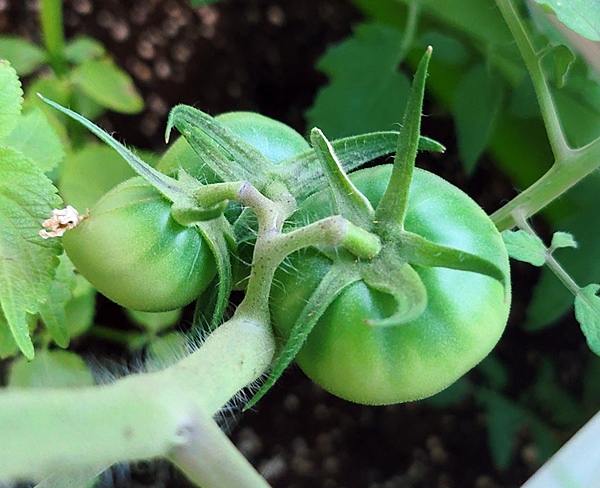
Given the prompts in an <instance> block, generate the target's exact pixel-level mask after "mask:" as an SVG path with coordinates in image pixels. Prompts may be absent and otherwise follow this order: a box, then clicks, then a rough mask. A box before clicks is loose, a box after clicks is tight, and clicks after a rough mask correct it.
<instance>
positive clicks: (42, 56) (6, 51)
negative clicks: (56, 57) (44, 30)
mask: <svg viewBox="0 0 600 488" xmlns="http://www.w3.org/2000/svg"><path fill="white" fill-rule="evenodd" d="M0 58H3V59H6V60H8V62H9V63H10V64H11V66H12V67H13V68H15V70H16V71H17V73H19V76H27V75H29V74H31V73H33V72H34V71H35V70H36V69H38V68H39V67H41V66H42V65H43V64H44V63H46V62H47V61H48V55H47V53H46V51H44V50H43V49H42V48H40V47H39V46H36V45H35V44H33V43H32V42H29V41H26V40H25V39H23V38H21V37H16V36H2V37H0Z"/></svg>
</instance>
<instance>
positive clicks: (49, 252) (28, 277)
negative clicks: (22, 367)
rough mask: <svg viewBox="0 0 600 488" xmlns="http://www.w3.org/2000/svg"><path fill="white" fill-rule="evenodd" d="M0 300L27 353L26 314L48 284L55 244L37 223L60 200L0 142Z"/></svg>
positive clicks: (31, 167)
mask: <svg viewBox="0 0 600 488" xmlns="http://www.w3.org/2000/svg"><path fill="white" fill-rule="evenodd" d="M0 175H1V177H0V228H1V229H2V232H1V233H0V305H1V306H2V310H3V312H4V315H5V317H6V319H7V321H8V323H9V325H10V328H11V331H12V333H13V336H14V338H15V340H16V342H17V344H18V345H19V347H20V349H21V350H22V351H23V353H24V354H25V355H26V356H27V357H28V358H30V359H31V358H33V355H34V351H33V344H32V342H31V339H30V337H29V329H28V327H27V314H28V313H31V314H33V313H36V312H37V311H38V310H39V302H40V301H41V300H44V299H45V298H46V296H47V293H48V291H49V289H50V285H51V283H52V277H53V275H54V268H55V266H56V265H57V264H58V260H56V259H55V257H56V256H57V255H58V254H59V252H60V244H59V243H58V242H55V241H54V240H52V239H47V240H44V239H42V238H41V237H40V235H39V231H40V230H41V229H42V222H43V221H44V220H46V219H48V218H49V217H50V216H51V214H52V210H53V209H54V208H55V207H57V206H58V205H59V203H60V200H59V199H58V197H57V196H56V188H55V187H54V186H53V185H52V182H51V181H50V180H49V179H48V178H47V177H46V176H45V175H44V174H43V173H42V171H41V170H40V169H39V168H38V167H37V165H36V164H35V163H34V162H33V161H31V160H30V159H28V158H26V157H25V156H23V155H22V154H21V153H19V152H17V151H15V150H14V149H11V148H3V147H0Z"/></svg>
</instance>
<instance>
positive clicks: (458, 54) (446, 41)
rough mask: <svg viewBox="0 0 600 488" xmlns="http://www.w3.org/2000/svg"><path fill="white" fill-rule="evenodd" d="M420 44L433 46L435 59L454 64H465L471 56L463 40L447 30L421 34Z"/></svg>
mask: <svg viewBox="0 0 600 488" xmlns="http://www.w3.org/2000/svg"><path fill="white" fill-rule="evenodd" d="M419 45H421V46H433V51H434V56H435V59H436V60H437V61H438V62H440V63H447V64H451V65H453V66H463V65H465V64H466V63H467V61H468V60H469V58H470V56H471V55H470V53H469V51H468V50H467V48H466V46H465V45H464V44H463V43H462V42H461V41H459V40H458V39H457V38H456V37H452V36H451V35H450V34H448V33H446V32H441V31H436V30H432V31H428V32H426V33H425V34H423V36H421V38H420V40H419Z"/></svg>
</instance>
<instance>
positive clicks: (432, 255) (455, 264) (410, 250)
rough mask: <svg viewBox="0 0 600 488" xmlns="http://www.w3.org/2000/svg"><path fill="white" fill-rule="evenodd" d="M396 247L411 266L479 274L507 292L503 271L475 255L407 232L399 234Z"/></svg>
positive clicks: (505, 277)
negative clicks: (494, 281) (496, 282)
mask: <svg viewBox="0 0 600 488" xmlns="http://www.w3.org/2000/svg"><path fill="white" fill-rule="evenodd" d="M396 246H397V248H398V249H399V250H400V253H401V255H402V257H403V258H404V259H406V261H407V262H409V263H411V264H416V265H419V266H428V267H437V268H449V269H456V270H460V271H470V272H472V273H479V274H482V275H485V276H489V277H490V278H493V279H495V280H497V281H499V282H500V283H501V284H502V286H503V287H504V289H505V290H506V292H508V291H509V288H508V282H507V276H506V275H505V273H504V271H502V269H500V268H499V267H498V266H496V265H495V264H494V263H493V262H491V261H488V260H487V259H485V258H482V257H481V256H477V255H476V254H472V253H470V252H466V251H461V250H460V249H454V248H452V247H446V246H442V245H441V244H436V243H435V242H431V241H430V240H428V239H426V238H425V237H422V236H420V235H418V234H414V233H412V232H408V231H402V232H400V233H399V235H398V238H397V241H396Z"/></svg>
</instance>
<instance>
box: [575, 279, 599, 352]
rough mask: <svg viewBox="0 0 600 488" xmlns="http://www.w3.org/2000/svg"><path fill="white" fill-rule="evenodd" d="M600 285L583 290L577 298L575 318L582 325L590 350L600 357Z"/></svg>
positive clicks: (588, 286) (589, 286)
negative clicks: (599, 291)
mask: <svg viewBox="0 0 600 488" xmlns="http://www.w3.org/2000/svg"><path fill="white" fill-rule="evenodd" d="M598 290H600V285H597V284H591V285H587V286H586V287H584V288H582V290H581V292H580V293H578V294H577V296H576V297H575V317H576V318H577V321H578V322H579V324H580V325H581V330H582V332H583V335H585V338H586V340H587V343H588V346H589V348H590V349H591V350H592V352H593V353H594V354H596V355H597V356H600V297H599V296H598V295H597V293H598Z"/></svg>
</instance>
